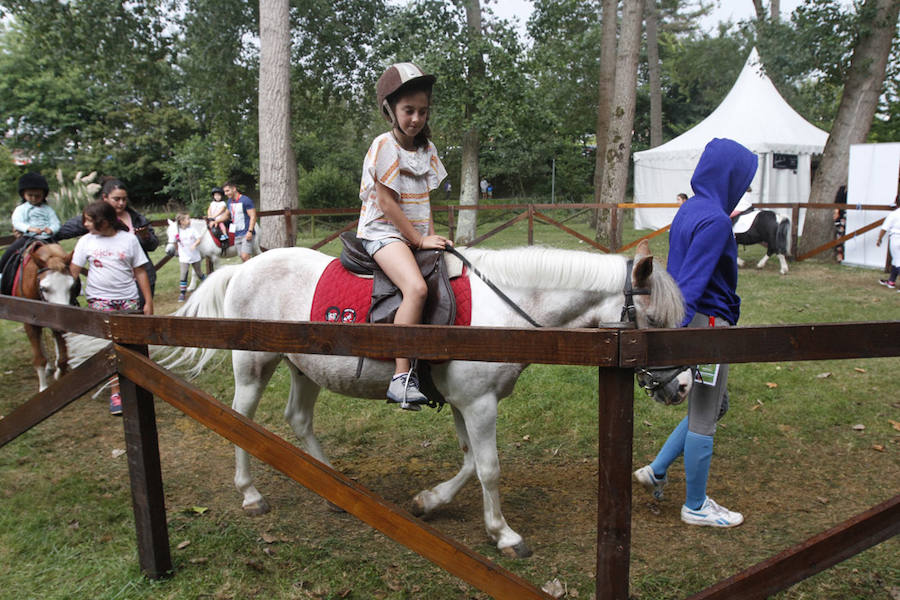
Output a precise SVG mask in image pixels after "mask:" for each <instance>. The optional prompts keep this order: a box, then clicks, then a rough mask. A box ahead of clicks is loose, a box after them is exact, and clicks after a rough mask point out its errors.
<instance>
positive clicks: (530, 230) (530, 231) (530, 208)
mask: <svg viewBox="0 0 900 600" xmlns="http://www.w3.org/2000/svg"><path fill="white" fill-rule="evenodd" d="M528 245H529V246H534V205H533V204H529V205H528Z"/></svg>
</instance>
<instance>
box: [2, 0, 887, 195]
mask: <svg viewBox="0 0 900 600" xmlns="http://www.w3.org/2000/svg"><path fill="white" fill-rule="evenodd" d="M708 4H709V2H699V3H698V2H687V1H686V0H659V2H658V6H659V18H660V31H659V38H660V39H659V52H660V66H661V73H660V75H661V85H662V100H663V127H664V131H663V136H664V139H671V138H672V137H675V136H677V135H679V134H680V133H682V132H684V131H685V130H687V129H688V128H690V127H692V126H693V125H695V124H696V123H697V122H699V121H700V120H702V119H703V118H705V117H706V116H707V115H709V113H710V112H712V110H714V109H715V107H716V106H717V105H718V104H719V102H721V100H722V98H723V97H724V96H725V94H726V93H727V92H728V90H729V89H730V87H731V85H732V84H733V82H734V80H735V78H736V77H737V74H738V73H739V71H740V68H741V66H742V65H743V63H744V60H745V59H746V57H747V55H748V53H749V52H750V49H751V48H752V47H753V46H754V45H755V46H757V47H758V48H759V50H760V53H761V55H762V58H763V61H764V64H765V66H766V69H767V72H768V74H769V76H770V77H771V78H772V80H773V81H774V83H775V84H776V86H777V87H778V89H779V91H780V92H781V93H782V95H784V97H785V98H786V99H787V100H788V101H789V102H790V103H791V105H792V106H793V107H794V108H795V109H796V110H797V111H798V112H800V114H802V115H803V116H804V117H806V118H807V119H809V120H810V121H812V122H813V123H815V124H817V125H818V126H820V127H823V128H824V129H829V128H830V124H831V122H832V120H833V119H834V115H835V112H836V110H837V101H838V99H839V98H840V94H841V90H842V86H843V81H844V78H845V75H846V72H847V68H848V65H849V60H850V56H851V52H852V48H853V46H854V44H855V41H856V39H857V38H858V35H859V31H860V28H861V27H865V26H866V25H865V22H866V21H865V19H864V18H862V17H863V16H862V15H859V14H858V8H857V5H848V4H847V3H846V2H841V1H839V0H805V1H804V3H803V4H802V5H801V6H800V7H799V8H798V9H797V10H795V12H794V14H793V15H792V16H791V18H790V19H789V20H785V21H772V20H770V19H763V20H756V19H753V20H751V21H747V22H744V23H739V24H737V25H732V24H726V25H723V26H722V27H720V28H719V29H718V30H717V31H715V32H713V33H711V34H710V33H705V32H702V31H700V30H699V29H698V25H697V23H698V19H697V17H698V15H699V14H700V13H702V12H703V11H705V10H708V7H707V6H706V5H708ZM482 5H483V10H484V14H483V18H482V33H483V35H482V36H480V39H479V40H478V41H477V42H472V40H471V38H470V36H469V35H468V34H467V30H466V11H465V6H466V5H465V3H464V1H463V0H412V1H411V2H403V3H395V2H391V3H388V2H386V0H303V1H301V0H294V1H293V2H292V5H291V6H292V8H291V23H292V33H293V38H292V78H291V84H292V90H291V93H292V131H293V146H294V151H295V154H296V158H297V162H298V172H299V173H300V179H301V185H303V184H302V181H303V179H304V178H305V177H309V178H311V180H310V182H309V183H308V184H307V188H305V189H307V190H320V189H322V187H323V186H325V183H322V182H326V183H329V182H330V185H333V186H334V188H335V189H337V190H343V191H342V192H341V198H340V199H338V198H337V197H329V199H328V200H327V202H326V201H325V200H321V201H320V200H318V199H316V198H314V197H313V196H314V195H315V194H313V193H311V192H304V193H301V196H302V197H303V202H304V203H306V204H301V206H304V205H309V206H319V205H322V203H323V202H324V203H325V204H326V205H329V206H330V205H335V206H337V205H342V206H355V205H356V204H357V203H358V199H357V198H356V193H355V188H356V187H357V185H358V182H359V176H360V173H359V169H360V165H361V162H362V157H363V155H364V153H365V151H366V148H367V147H368V144H369V143H370V141H371V139H372V138H373V137H374V136H375V135H377V134H378V133H380V132H381V131H384V130H385V128H386V126H387V124H386V123H385V122H384V121H383V119H382V118H381V117H380V115H379V113H378V111H377V109H376V107H375V102H374V83H375V80H376V79H377V77H378V75H379V74H380V73H381V71H382V70H383V69H384V68H385V67H386V66H387V65H389V64H390V63H391V62H395V61H397V60H413V61H416V62H418V63H419V64H420V65H421V66H423V67H424V68H425V69H426V70H428V71H430V72H433V73H435V74H437V75H438V84H437V86H436V88H435V96H434V106H433V116H432V131H433V132H434V134H435V138H434V139H435V143H436V145H437V146H438V149H439V151H440V152H441V155H442V158H443V159H444V161H445V164H446V166H447V167H448V170H449V171H450V173H451V175H450V176H451V181H452V182H453V185H454V188H455V189H458V185H457V182H458V181H459V168H460V167H459V164H460V156H459V152H460V146H461V143H462V137H463V133H464V132H465V131H467V130H469V129H470V128H471V127H472V126H473V125H474V126H475V127H476V128H477V130H478V131H479V132H480V136H481V144H480V146H481V151H480V170H481V173H482V174H483V175H484V176H485V177H487V178H488V180H490V181H491V182H492V183H493V184H494V188H495V194H496V195H498V196H501V197H502V196H509V195H520V196H526V195H543V196H544V197H547V196H549V193H550V185H551V173H550V170H551V165H552V164H553V162H554V159H555V164H556V184H557V185H556V189H557V193H558V198H559V199H571V200H580V199H583V198H584V196H585V195H586V194H589V193H590V188H591V185H592V184H591V173H592V171H593V158H592V156H591V151H592V146H593V144H594V140H593V138H592V133H593V131H594V128H595V110H596V108H595V105H596V97H595V96H596V90H597V83H598V82H597V73H598V66H599V64H598V63H599V46H600V25H601V23H600V2H599V0H552V1H551V0H535V1H534V3H533V5H534V12H533V14H532V17H531V19H530V20H529V22H528V24H527V26H528V35H529V39H528V40H527V42H526V41H523V40H522V39H521V38H520V37H519V35H518V33H517V30H516V29H515V28H514V27H513V25H512V24H511V23H509V22H506V21H504V20H502V19H499V18H497V17H495V16H494V15H493V14H492V13H491V10H490V7H491V2H489V1H486V0H482ZM0 15H2V20H0V113H2V114H3V115H4V117H5V123H6V134H5V138H4V140H3V148H0V162H2V165H0V185H2V186H3V189H4V190H7V192H6V193H5V194H4V197H9V198H12V200H15V199H16V198H15V197H14V196H15V194H12V193H10V192H9V190H14V189H15V188H14V186H15V180H16V179H17V177H18V176H19V175H21V173H22V172H23V168H21V167H15V166H14V165H12V164H11V162H10V158H9V156H10V153H11V152H12V151H13V150H15V151H18V152H21V153H24V154H25V155H26V156H29V157H30V158H31V159H32V160H33V164H32V165H30V166H29V167H28V169H29V170H40V171H43V172H45V173H53V172H55V170H56V169H57V168H62V169H63V172H64V173H65V174H66V178H67V180H68V179H71V177H72V176H73V175H74V174H75V173H76V172H77V171H82V172H91V171H95V170H96V171H98V172H99V173H100V174H101V175H115V176H117V177H120V178H122V179H124V180H125V181H126V182H127V183H128V184H129V186H130V189H129V191H130V192H131V195H132V197H133V198H134V200H135V201H136V202H137V203H138V204H141V203H161V202H164V201H167V200H168V199H170V198H173V199H175V200H177V201H179V202H181V203H184V204H186V205H189V206H192V207H194V209H195V210H196V211H197V212H202V211H203V208H204V207H205V205H206V203H207V202H208V198H209V189H210V187H211V186H212V185H215V184H221V183H222V182H223V181H224V180H225V179H235V180H236V181H237V182H238V183H239V185H240V186H241V187H242V188H244V189H247V190H249V191H251V193H252V190H253V189H254V188H255V187H256V182H257V179H258V178H257V170H258V166H257V163H258V150H257V148H258V144H259V140H258V126H257V105H258V96H257V79H258V22H259V16H258V3H257V2H247V1H245V0H147V1H145V2H125V3H123V2H118V1H113V0H40V1H31V0H0ZM474 56H480V57H481V58H482V59H483V62H484V65H485V75H486V76H485V77H484V78H483V79H473V78H471V77H470V76H469V73H468V69H467V65H469V64H474V63H473V61H472V58H473V57H474ZM639 84H640V85H641V86H644V85H645V84H646V71H645V70H642V71H641V72H640V73H639ZM467 104H474V105H476V106H477V107H478V110H477V112H475V113H474V114H471V115H467V114H466V111H465V107H466V105H467ZM898 105H900V42H897V41H896V40H895V45H894V49H893V53H892V58H891V61H890V63H889V65H888V75H887V77H886V81H885V85H884V90H883V93H882V96H881V102H880V104H879V108H878V111H877V114H876V118H875V123H874V125H873V127H872V129H871V134H870V139H871V140H872V141H896V140H898V139H900V108H898ZM648 112H649V111H648V96H647V91H646V89H645V88H644V87H641V89H640V90H639V95H638V105H637V117H636V120H635V126H634V141H633V146H634V147H635V149H640V148H643V147H646V146H647V144H648V141H649V140H648V132H649V120H648V117H647V113H648ZM338 181H346V182H348V183H349V184H351V185H346V186H344V185H339V184H338ZM345 188H346V189H345ZM351 188H353V189H352V190H351ZM316 193H318V192H316ZM304 194H305V195H304ZM335 203H338V204H335Z"/></svg>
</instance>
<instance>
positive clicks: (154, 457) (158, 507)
mask: <svg viewBox="0 0 900 600" xmlns="http://www.w3.org/2000/svg"><path fill="white" fill-rule="evenodd" d="M128 347H129V348H131V349H132V350H134V351H135V352H139V353H140V354H143V355H144V356H147V354H148V352H147V346H128ZM119 386H120V389H121V393H122V417H123V426H124V428H125V448H126V449H127V451H128V474H129V478H130V479H131V503H132V507H133V509H134V525H135V529H136V530H137V544H138V562H139V563H140V566H141V571H142V572H143V573H144V575H146V576H147V577H150V578H151V579H159V578H162V577H166V576H168V575H169V574H171V572H172V557H171V555H170V553H169V531H168V529H167V527H166V504H165V496H164V494H163V484H162V470H161V468H160V460H159V438H158V437H157V433H156V408H155V407H154V406H153V395H152V394H151V393H150V392H148V391H147V390H145V389H143V388H140V387H138V386H137V385H135V384H134V382H132V381H131V380H130V379H128V378H127V377H125V376H123V375H119Z"/></svg>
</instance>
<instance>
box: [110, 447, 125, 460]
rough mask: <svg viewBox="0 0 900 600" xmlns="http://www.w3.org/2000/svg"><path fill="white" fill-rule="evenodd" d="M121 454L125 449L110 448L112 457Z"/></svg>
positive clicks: (117, 456)
mask: <svg viewBox="0 0 900 600" xmlns="http://www.w3.org/2000/svg"><path fill="white" fill-rule="evenodd" d="M123 454H125V450H124V449H122V448H113V449H112V457H113V458H119V457H120V456H122V455H123Z"/></svg>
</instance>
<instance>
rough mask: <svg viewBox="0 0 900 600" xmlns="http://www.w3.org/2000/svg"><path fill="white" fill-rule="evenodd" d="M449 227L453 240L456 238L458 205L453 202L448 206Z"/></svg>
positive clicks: (449, 235) (450, 236)
mask: <svg viewBox="0 0 900 600" xmlns="http://www.w3.org/2000/svg"><path fill="white" fill-rule="evenodd" d="M447 227H448V228H449V229H450V233H449V234H448V235H447V237H449V238H450V239H451V240H455V239H456V207H455V206H453V205H452V204H451V205H450V206H448V207H447Z"/></svg>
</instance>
